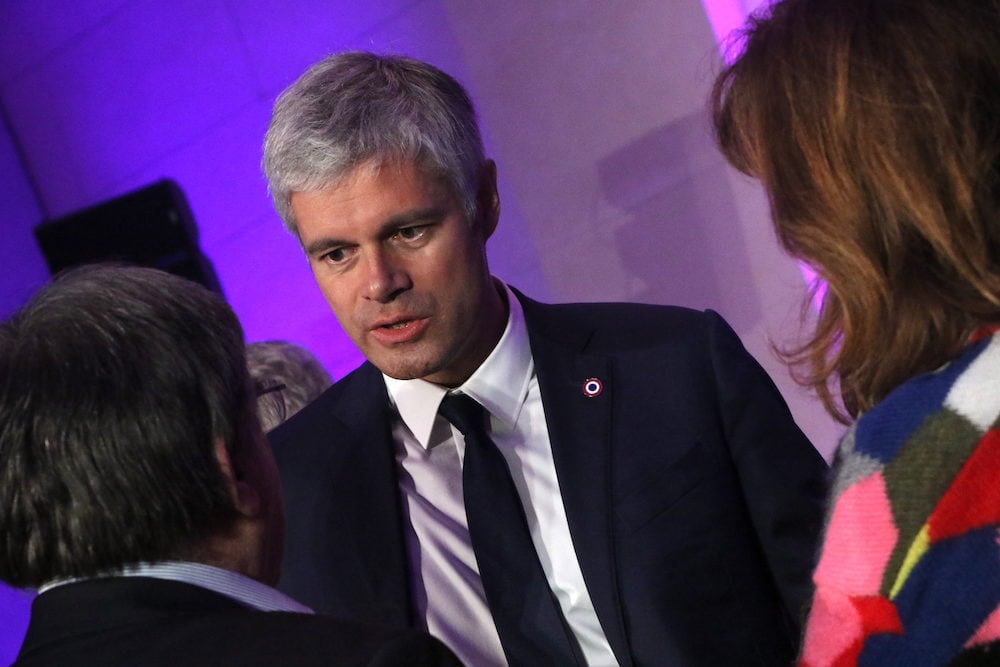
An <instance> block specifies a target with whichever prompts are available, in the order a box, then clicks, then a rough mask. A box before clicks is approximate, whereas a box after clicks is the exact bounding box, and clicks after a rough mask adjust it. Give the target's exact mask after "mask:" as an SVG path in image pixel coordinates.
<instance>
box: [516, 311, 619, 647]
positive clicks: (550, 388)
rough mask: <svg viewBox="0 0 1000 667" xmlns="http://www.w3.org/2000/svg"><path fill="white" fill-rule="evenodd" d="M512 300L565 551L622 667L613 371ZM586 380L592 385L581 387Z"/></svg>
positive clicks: (574, 335) (546, 316) (558, 325)
mask: <svg viewBox="0 0 1000 667" xmlns="http://www.w3.org/2000/svg"><path fill="white" fill-rule="evenodd" d="M515 293H516V294H517V297H518V299H519V300H520V301H521V303H522V305H523V306H524V316H525V322H526V324H527V327H528V336H529V340H530V343H531V353H532V357H533V358H534V363H535V369H536V373H537V376H538V386H539V389H540V391H541V395H542V406H543V407H544V409H545V421H546V424H547V425H548V431H549V440H550V442H551V444H552V455H553V459H554V461H555V466H556V475H557V477H558V479H559V490H560V493H561V494H562V499H563V504H564V506H565V508H566V516H567V520H568V521H569V528H570V533H571V535H572V538H573V547H574V549H575V550H576V556H577V559H578V560H579V562H580V568H581V570H582V571H583V577H584V580H585V581H586V584H587V590H588V592H589V593H590V597H591V600H592V601H593V603H594V607H595V610H596V612H597V616H598V618H599V620H600V622H601V626H602V628H603V629H604V633H605V635H606V636H607V638H608V642H609V643H610V644H611V648H612V649H613V650H614V653H615V655H616V656H617V657H618V661H619V663H620V664H621V665H623V666H624V665H628V664H631V661H630V659H629V657H628V656H629V655H630V652H629V650H628V643H627V640H626V636H625V630H624V627H625V626H624V621H623V619H622V615H621V605H620V601H619V596H618V584H617V576H616V572H617V569H616V564H615V559H614V547H613V540H614V535H613V530H612V528H613V526H612V521H611V504H610V497H611V482H610V474H609V471H610V467H611V418H612V396H613V395H614V394H613V392H614V386H613V377H612V372H613V368H612V365H611V362H610V360H609V359H607V358H606V357H604V356H600V355H593V354H586V352H585V350H586V347H587V341H588V340H589V338H590V336H591V335H592V333H593V332H592V330H590V329H588V328H577V327H574V326H572V325H571V324H570V325H569V326H568V324H569V323H568V322H567V321H566V318H563V317H559V316H558V315H556V314H555V313H554V312H553V310H552V308H551V307H547V306H545V305H543V304H540V303H537V302H534V301H532V300H530V299H527V298H526V297H524V296H523V295H521V294H520V293H517V292H515ZM562 308H565V307H562ZM590 380H596V382H597V383H596V384H591V385H590V386H586V385H587V383H588V381H590Z"/></svg>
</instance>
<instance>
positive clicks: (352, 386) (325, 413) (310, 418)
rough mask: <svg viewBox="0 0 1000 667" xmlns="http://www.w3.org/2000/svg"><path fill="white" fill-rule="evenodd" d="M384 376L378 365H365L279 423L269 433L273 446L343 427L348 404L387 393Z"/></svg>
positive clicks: (368, 399) (365, 401)
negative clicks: (341, 412) (342, 413)
mask: <svg viewBox="0 0 1000 667" xmlns="http://www.w3.org/2000/svg"><path fill="white" fill-rule="evenodd" d="M384 390H385V385H384V383H383V382H382V376H381V374H380V373H379V372H378V369H376V368H375V367H374V366H372V365H371V364H370V363H368V362H365V363H363V364H361V365H360V366H359V367H358V368H356V369H354V370H353V371H351V372H350V373H348V374H347V375H345V376H344V377H343V378H341V379H340V380H338V381H337V382H335V383H333V384H332V385H331V386H329V387H327V388H326V389H325V390H324V391H323V393H321V394H320V395H319V396H317V397H316V398H315V400H313V401H312V402H311V403H309V405H307V406H305V407H304V408H302V409H301V410H299V411H298V412H297V413H296V414H294V415H292V417H290V418H289V419H288V420H287V421H285V422H284V423H282V424H279V425H278V426H277V427H275V428H274V430H272V431H271V432H270V433H269V434H268V438H269V439H270V440H271V442H272V443H276V442H283V441H285V440H298V439H301V438H302V437H303V436H307V435H308V434H309V433H312V432H315V431H317V430H318V429H329V428H332V427H335V426H337V427H343V426H346V425H345V424H343V423H341V422H342V420H341V419H340V417H339V416H338V414H339V410H338V407H339V406H341V405H342V404H343V403H344V401H361V402H363V403H370V401H371V400H372V396H373V395H375V393H376V392H380V391H384Z"/></svg>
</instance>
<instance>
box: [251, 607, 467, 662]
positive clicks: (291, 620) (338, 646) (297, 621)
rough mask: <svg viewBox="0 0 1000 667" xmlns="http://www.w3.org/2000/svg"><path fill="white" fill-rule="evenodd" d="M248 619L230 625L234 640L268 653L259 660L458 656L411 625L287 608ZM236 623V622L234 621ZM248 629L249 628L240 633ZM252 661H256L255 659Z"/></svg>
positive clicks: (254, 652) (403, 659)
mask: <svg viewBox="0 0 1000 667" xmlns="http://www.w3.org/2000/svg"><path fill="white" fill-rule="evenodd" d="M243 618H244V619H245V620H246V621H247V624H246V625H244V627H243V628H236V627H234V628H232V634H233V639H234V640H236V641H239V640H240V638H244V639H243V641H244V642H246V641H247V639H246V638H247V637H251V636H252V637H253V640H252V642H253V643H255V644H256V646H244V647H243V648H241V650H243V651H245V653H246V654H247V655H248V656H250V655H254V656H260V657H262V658H264V657H266V656H268V655H270V656H272V657H273V658H274V659H276V661H274V662H269V661H268V660H266V659H264V660H261V663H260V664H286V665H301V666H302V667H307V666H312V665H331V664H338V665H339V664H344V665H369V666H385V667H389V666H397V665H398V666H403V665H413V666H416V667H437V666H440V667H452V666H455V667H457V666H458V665H460V663H459V662H458V660H457V658H455V657H454V655H453V654H452V653H451V651H449V650H448V649H447V648H446V647H445V646H444V645H443V644H442V643H441V642H440V641H439V640H437V639H435V638H433V637H431V636H430V635H428V634H426V633H423V632H418V631H416V630H410V629H404V628H392V627H388V626H381V625H374V624H369V623H363V622H359V621H354V620H348V619H341V618H335V617H332V616H326V615H320V614H317V615H305V614H297V613H288V612H270V613H265V614H260V613H252V614H251V615H249V616H243ZM237 625H239V624H237ZM243 630H253V632H243ZM255 664H256V663H255Z"/></svg>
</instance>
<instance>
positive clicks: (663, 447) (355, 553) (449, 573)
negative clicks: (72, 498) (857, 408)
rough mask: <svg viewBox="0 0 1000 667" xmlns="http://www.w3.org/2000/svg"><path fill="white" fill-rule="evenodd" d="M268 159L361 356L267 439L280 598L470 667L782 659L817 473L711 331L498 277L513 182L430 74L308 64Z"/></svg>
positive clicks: (469, 115) (662, 312)
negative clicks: (278, 495)
mask: <svg viewBox="0 0 1000 667" xmlns="http://www.w3.org/2000/svg"><path fill="white" fill-rule="evenodd" d="M264 166H265V171H266V174H267V178H268V183H269V187H270V190H271V194H272V196H273V198H274V201H275V204H276V207H277V209H278V211H279V213H280V214H281V216H282V218H283V219H284V221H285V223H286V226H287V227H288V229H289V230H290V231H292V232H293V233H294V234H295V235H296V236H297V238H298V240H299V242H300V243H301V245H302V248H303V249H304V250H305V253H306V256H307V257H308V259H309V262H310V265H311V267H312V271H313V274H314V276H315V279H316V282H317V284H318V285H319V288H320V290H321V291H322V292H323V294H324V295H325V297H326V299H327V301H328V302H329V304H330V306H331V308H332V310H333V312H334V314H335V315H336V317H337V319H338V321H339V323H340V325H341V327H342V328H343V329H344V330H345V331H346V332H347V333H348V335H350V337H351V339H352V340H353V341H354V343H355V344H356V345H357V346H358V347H359V348H360V349H361V351H362V352H363V353H364V354H365V356H366V357H367V359H368V362H367V363H365V364H364V365H362V366H361V367H360V368H359V369H358V370H356V371H355V372H354V373H352V374H350V375H348V376H347V377H346V378H344V379H343V380H341V381H340V382H338V383H337V384H335V385H334V386H333V387H332V388H330V389H329V390H327V391H326V392H325V393H324V394H323V395H322V396H321V397H320V398H319V399H317V400H316V401H315V402H314V403H313V404H311V405H310V406H308V407H306V408H305V409H304V410H303V411H302V412H301V413H299V414H298V415H296V417H294V418H292V419H291V420H290V421H289V422H287V423H286V424H284V425H283V426H282V427H279V428H278V429H277V430H276V431H274V432H273V434H272V444H273V445H274V449H275V453H276V456H277V458H278V464H279V468H280V470H281V474H282V479H283V482H284V485H285V489H286V492H287V494H288V496H287V497H288V500H289V503H288V508H287V510H288V511H287V516H288V519H289V528H290V530H289V535H288V540H287V542H286V544H287V555H288V557H289V561H288V563H287V564H288V568H287V569H286V571H285V577H284V579H283V580H282V584H281V585H282V587H283V589H284V590H286V591H289V592H291V593H292V594H294V595H296V596H301V598H302V599H304V600H307V601H308V602H309V603H310V604H312V605H315V606H316V607H317V608H319V609H321V610H324V611H329V612H335V613H338V614H344V615H350V616H353V617H357V618H362V619H370V620H374V619H391V620H393V621H395V622H399V623H408V624H410V625H412V626H414V627H418V628H426V629H428V630H429V631H430V632H431V633H432V634H434V635H435V636H437V637H439V638H441V639H442V640H444V641H445V643H447V644H448V645H449V646H451V647H452V649H453V650H455V652H456V653H457V654H458V655H459V657H460V658H462V659H463V660H464V661H465V662H467V663H468V664H471V665H476V666H477V667H479V666H482V665H494V664H504V663H509V664H513V665H572V664H588V665H615V664H620V665H633V664H635V665H638V664H665V665H675V666H676V665H681V666H683V665H747V664H752V665H778V664H787V663H788V662H790V661H791V660H792V658H793V657H794V654H795V647H796V644H797V642H798V637H799V631H800V625H799V623H800V618H801V613H802V607H803V605H804V603H805V602H806V600H807V599H808V596H809V592H810V589H809V575H810V572H811V569H812V565H813V550H814V545H815V539H816V534H817V530H818V526H819V520H820V515H821V508H822V503H821V500H822V497H823V493H824V477H825V465H824V463H823V461H822V459H821V458H820V457H819V455H818V454H817V453H816V451H815V450H814V449H813V448H812V446H811V445H810V444H809V442H808V441H807V440H806V439H805V438H804V437H803V435H802V433H801V432H800V431H799V430H798V428H797V427H796V426H795V424H794V423H793V422H792V419H791V416H790V415H789V413H788V410H787V408H786V406H785V404H784V402H783V401H782V399H781V397H780V396H779V395H778V392H777V390H776V389H775V387H774V385H773V384H772V383H771V382H770V380H769V379H768V378H767V376H766V375H765V373H764V372H763V370H762V369H761V368H760V367H759V366H758V365H757V363H756V362H755V361H754V360H753V359H752V358H751V357H750V356H749V355H748V354H747V353H746V351H745V350H744V349H743V347H742V345H741V344H740V342H739V340H738V338H737V337H736V336H735V334H734V333H733V332H732V330H731V329H730V328H729V327H728V326H727V325H726V323H725V322H724V321H723V320H722V319H721V318H720V317H719V316H718V315H716V314H715V313H712V312H710V311H709V312H705V313H700V312H695V311H689V310H684V309H680V308H670V307H659V306H642V305H634V304H591V305H580V304H576V305H556V306H551V305H544V304H540V303H537V302H535V301H533V300H531V299H529V298H527V297H525V296H524V295H522V294H520V293H518V292H517V291H515V290H514V289H512V288H510V287H508V286H507V285H505V284H504V283H502V282H500V281H499V280H496V279H495V278H493V277H492V276H491V275H490V272H489V267H488V264H487V258H486V248H485V246H486V241H487V239H488V238H489V237H490V235H491V234H492V233H493V231H494V229H495V228H496V225H497V224H498V221H499V211H500V205H499V196H498V194H497V189H496V167H495V165H494V163H493V162H492V161H490V160H487V159H486V158H485V157H484V155H483V149H482V143H481V140H480V135H479V130H478V128H477V126H476V121H475V115H474V112H473V108H472V104H471V102H470V100H469V98H468V96H467V95H466V93H465V91H464V90H463V89H462V88H461V86H460V85H459V84H458V83H457V82H456V81H455V80H454V79H452V78H451V77H450V76H448V75H447V74H445V73H444V72H441V71H440V70H437V69H436V68H434V67H431V66H429V65H427V64H425V63H421V62H418V61H415V60H412V59H407V58H400V57H383V56H377V55H373V54H368V53H347V54H340V55H337V56H333V57H330V58H328V59H326V60H324V61H323V62H321V63H319V64H317V65H316V66H314V67H313V68H312V69H310V70H309V71H308V72H306V73H305V74H304V75H303V76H302V77H301V78H300V79H299V81H297V82H296V83H295V84H294V85H293V86H292V87H290V88H289V89H288V90H287V91H285V93H283V94H282V96H281V97H280V98H279V100H278V102H277V104H276V105H275V110H274V115H273V117H272V120H271V125H270V127H269V130H268V135H267V139H266V142H265V155H264Z"/></svg>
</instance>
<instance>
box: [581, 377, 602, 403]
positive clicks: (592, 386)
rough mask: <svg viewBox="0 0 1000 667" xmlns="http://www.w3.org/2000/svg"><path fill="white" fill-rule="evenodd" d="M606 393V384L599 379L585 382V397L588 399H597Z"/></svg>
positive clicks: (589, 379) (588, 379) (590, 379)
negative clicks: (603, 392)
mask: <svg viewBox="0 0 1000 667" xmlns="http://www.w3.org/2000/svg"><path fill="white" fill-rule="evenodd" d="M602 391H604V383H603V382H601V381H600V380H599V379H598V378H587V379H586V380H584V382H583V395H584V396H586V397H587V398H596V397H598V396H600V395H601V392H602Z"/></svg>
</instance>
